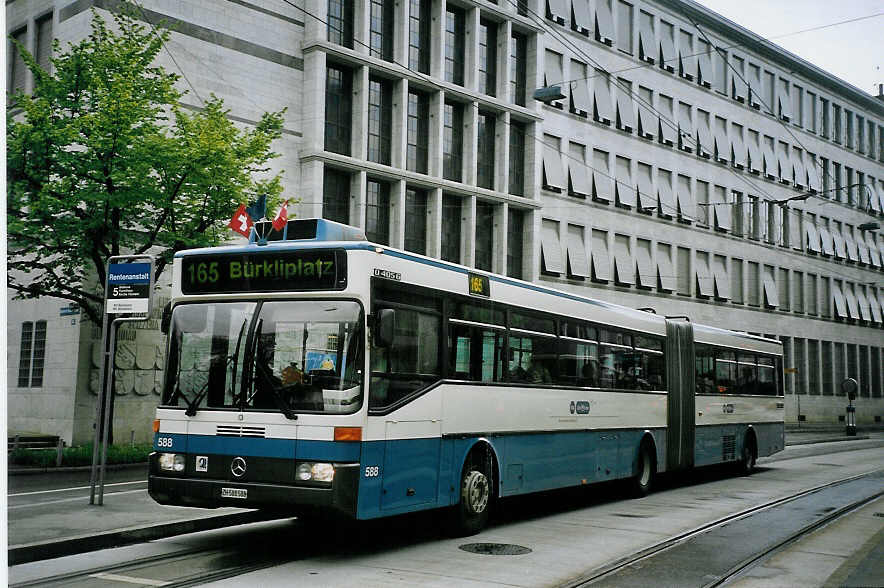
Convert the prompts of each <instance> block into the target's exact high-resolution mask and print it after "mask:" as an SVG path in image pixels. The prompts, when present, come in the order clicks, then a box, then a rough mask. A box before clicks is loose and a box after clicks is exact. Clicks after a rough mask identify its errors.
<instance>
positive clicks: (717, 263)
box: [712, 255, 731, 300]
mask: <svg viewBox="0 0 884 588" xmlns="http://www.w3.org/2000/svg"><path fill="white" fill-rule="evenodd" d="M712 277H713V279H714V280H715V297H716V298H717V299H719V300H727V299H729V298H730V297H731V281H730V279H729V278H728V275H727V258H726V257H724V256H723V255H715V256H713V258H712Z"/></svg>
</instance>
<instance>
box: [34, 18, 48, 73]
mask: <svg viewBox="0 0 884 588" xmlns="http://www.w3.org/2000/svg"><path fill="white" fill-rule="evenodd" d="M35 24H36V27H37V42H36V43H35V45H36V50H37V53H36V54H35V55H34V58H35V59H36V60H37V65H39V66H40V67H41V68H43V70H44V71H49V67H50V65H51V64H50V62H49V59H50V58H51V57H52V13H51V12H50V13H49V14H47V15H45V16H43V17H41V18H40V19H38V20H37V22H36V23H35Z"/></svg>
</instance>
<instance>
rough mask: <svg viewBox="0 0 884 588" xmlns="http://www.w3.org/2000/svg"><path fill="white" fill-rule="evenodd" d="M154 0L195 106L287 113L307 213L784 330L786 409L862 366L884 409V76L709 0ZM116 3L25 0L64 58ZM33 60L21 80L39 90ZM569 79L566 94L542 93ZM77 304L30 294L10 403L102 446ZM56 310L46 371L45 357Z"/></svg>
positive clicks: (835, 405) (628, 298)
mask: <svg viewBox="0 0 884 588" xmlns="http://www.w3.org/2000/svg"><path fill="white" fill-rule="evenodd" d="M140 5H141V6H143V11H144V12H143V14H144V17H145V19H146V20H148V21H151V22H155V23H158V22H164V23H165V24H166V25H167V26H170V27H171V28H172V30H173V31H174V32H173V33H172V38H171V40H170V41H169V42H168V43H167V50H168V51H167V52H166V53H164V54H163V55H162V56H161V61H162V65H164V66H165V67H166V68H167V69H169V70H170V71H176V72H178V73H180V74H182V75H183V76H184V77H183V78H182V80H181V87H182V88H183V89H187V90H189V93H188V94H187V96H185V98H184V100H183V104H184V106H185V107H187V108H192V109H198V108H199V107H200V105H201V100H202V98H205V97H207V96H208V95H209V94H210V93H214V94H216V95H218V96H221V97H223V98H224V100H225V103H226V105H227V106H228V107H229V108H230V109H231V114H230V116H231V118H232V119H233V120H235V121H237V122H238V123H240V124H243V125H249V124H254V122H255V121H257V120H259V118H260V115H261V113H262V112H264V111H268V110H280V109H282V108H286V109H287V111H286V115H285V129H284V134H283V138H282V139H281V140H280V141H279V142H278V143H277V144H276V146H275V147H276V150H277V151H278V152H280V153H281V154H282V156H281V157H280V158H279V159H277V160H276V161H275V162H274V166H275V167H276V168H277V169H279V170H284V184H285V196H286V197H290V198H296V199H298V204H297V205H295V206H294V207H293V208H292V212H294V213H296V214H297V215H298V216H300V217H311V216H324V217H326V218H330V219H333V220H338V221H342V222H346V223H349V224H353V225H358V226H362V227H364V228H365V230H366V232H367V233H368V235H369V236H370V238H372V239H374V240H377V241H379V242H384V243H388V244H391V245H393V246H396V247H401V248H404V249H408V250H410V251H415V252H419V253H424V254H427V255H430V256H434V257H439V258H443V259H446V260H450V261H456V262H459V263H462V264H464V265H467V266H471V267H476V268H480V269H484V270H490V271H494V272H498V273H501V274H506V275H509V276H513V277H517V278H521V279H524V280H528V281H535V282H542V283H544V284H549V285H552V286H555V287H557V288H562V289H565V290H569V291H573V292H577V293H580V294H585V295H589V296H593V297H596V298H600V299H604V300H609V301H613V302H617V303H620V304H625V305H627V306H633V307H638V308H652V309H654V311H655V312H657V313H658V314H665V315H687V316H689V317H691V318H692V319H693V320H695V321H697V322H702V323H707V324H712V325H716V326H720V327H724V328H730V329H736V330H741V331H747V332H750V333H756V334H762V335H765V336H770V337H776V338H779V339H780V340H782V341H783V343H784V349H785V352H786V357H787V359H786V365H787V371H788V373H787V376H786V393H787V402H786V407H787V420H788V421H790V422H796V421H805V422H807V423H820V424H838V423H839V422H841V421H840V419H842V418H843V415H844V406H845V404H846V398H844V397H843V396H842V395H841V392H840V387H839V383H840V382H841V381H842V380H843V379H844V378H845V377H848V376H850V377H854V378H856V379H857V380H858V382H859V383H860V398H859V399H858V401H857V405H858V409H857V414H858V421H859V424H860V425H864V424H865V425H868V424H874V423H879V422H880V421H881V417H882V415H884V398H882V387H884V374H882V362H884V331H882V326H884V280H882V276H884V273H882V272H884V237H882V234H881V230H880V229H877V230H876V224H877V225H882V224H884V101H882V99H881V98H880V97H874V96H871V95H869V94H867V93H865V92H863V91H861V90H859V89H857V88H855V87H853V86H851V85H850V84H848V83H846V82H844V81H842V80H840V79H838V78H837V77H835V76H833V75H831V74H828V73H826V72H825V71H822V70H821V69H819V68H817V67H815V66H814V65H813V64H811V63H808V62H806V61H804V60H802V59H800V58H798V57H796V56H794V55H792V54H790V53H788V52H787V51H784V50H783V49H781V48H779V47H777V46H776V45H774V44H773V43H770V42H768V41H766V40H765V39H763V38H761V37H759V36H757V35H755V34H753V33H752V32H750V31H748V30H745V29H743V28H741V27H739V26H738V25H735V24H734V23H732V22H730V21H728V20H726V19H724V18H722V17H720V16H719V15H717V14H715V13H714V12H711V11H709V10H707V9H705V8H703V7H702V6H700V5H699V4H697V3H695V2H692V1H690V0H654V1H650V0H648V1H644V0H635V1H626V0H497V1H496V2H494V1H491V0H408V1H407V2H406V1H404V0H400V1H398V2H395V1H393V0H292V1H288V0H264V1H261V0H194V1H191V2H178V1H176V0H144V1H143V2H140ZM115 6H116V2H113V1H111V0H54V1H53V0H27V1H25V0H12V1H11V2H7V5H6V16H7V18H6V24H7V31H8V33H9V34H10V35H12V36H13V37H15V38H19V39H21V40H22V41H23V42H24V43H26V45H27V46H29V47H31V48H33V49H34V51H35V53H36V54H37V56H38V58H42V59H45V51H46V43H45V40H46V39H47V35H50V36H55V37H58V38H59V39H61V40H62V41H63V42H64V41H66V40H75V39H79V38H82V37H83V36H84V35H85V34H87V33H88V30H89V21H90V18H91V12H90V10H89V9H91V8H94V9H96V10H98V11H99V12H101V11H107V10H112V9H114V7H115ZM41 51H42V52H43V53H41ZM9 55H10V59H9V60H7V69H8V78H7V79H8V83H9V84H10V85H11V86H14V87H15V86H19V87H24V88H27V87H28V84H29V83H30V80H29V78H28V75H26V74H22V73H21V69H20V64H19V63H18V62H17V61H16V59H15V55H14V53H13V52H12V49H11V46H10V53H9ZM173 58H174V59H173ZM552 86H558V87H559V89H560V96H561V97H560V98H559V99H558V100H552V101H548V102H547V103H542V102H540V101H537V100H535V99H533V94H534V90H535V89H537V88H542V87H552ZM64 306H65V303H63V302H58V301H56V302H51V301H39V302H10V313H9V316H10V321H9V324H8V326H7V329H8V341H9V354H8V360H7V361H8V370H7V371H8V376H7V383H8V390H9V392H8V394H9V410H10V416H9V424H10V427H11V428H25V429H27V430H31V429H39V430H45V431H46V432H57V433H60V434H62V435H63V436H64V437H65V438H66V439H70V438H73V439H74V440H75V441H81V440H82V437H83V434H84V431H87V432H88V430H89V428H90V427H91V421H90V419H91V412H90V411H92V410H94V408H92V406H94V396H93V389H94V386H93V385H90V376H89V374H90V373H91V372H92V371H93V370H92V368H91V367H89V366H90V365H91V364H92V362H93V359H92V354H91V349H92V343H93V341H94V338H95V327H94V326H91V325H90V326H88V327H86V326H85V325H83V324H80V322H79V320H78V319H77V318H74V319H71V317H70V315H65V316H60V315H61V309H62V308H63V307H64ZM41 320H42V321H45V323H44V325H45V331H44V335H41V336H42V337H44V339H43V341H44V343H43V345H44V347H45V349H44V359H43V360H42V361H43V370H44V376H43V380H42V382H40V386H34V385H33V384H34V382H33V378H32V377H30V378H24V377H23V376H22V372H21V370H22V369H23V367H27V368H28V369H32V368H33V366H34V365H35V363H34V362H35V359H34V357H33V356H34V350H35V349H36V347H35V346H34V345H33V343H27V341H28V337H30V338H31V339H30V340H31V341H33V340H35V334H34V331H35V329H36V326H37V325H39V323H40V321H41ZM71 320H73V321H74V322H75V324H70V323H71ZM27 324H30V325H31V327H30V328H31V330H32V333H31V335H27V333H26V331H27V330H28V329H27V328H26V325H27ZM41 328H42V327H41ZM127 336H128V335H127ZM132 337H133V338H132V339H131V340H128V341H127V342H128V343H132V345H131V347H132V349H129V350H126V351H125V353H126V354H128V355H127V357H128V356H131V361H129V360H128V359H127V360H126V363H125V366H123V365H118V368H120V369H122V370H128V371H129V372H131V376H130V375H126V376H124V377H123V380H124V381H125V382H129V380H131V382H130V383H131V386H130V385H129V383H124V384H120V385H118V388H119V390H118V392H117V393H118V394H120V395H121V396H120V398H122V399H123V400H122V404H123V405H127V403H129V406H130V407H129V408H128V409H126V410H124V411H123V412H122V413H120V414H118V418H117V423H116V429H115V431H116V435H117V436H118V437H119V436H120V435H123V437H124V438H128V435H129V431H130V430H135V431H137V432H136V436H137V437H138V438H147V437H148V436H149V418H150V417H149V414H150V409H151V408H152V406H153V404H154V403H155V402H156V400H157V396H156V391H157V388H156V386H155V384H154V382H156V381H157V380H156V378H157V373H158V372H159V371H161V361H162V360H161V353H159V352H157V351H156V349H157V348H158V347H157V346H160V345H161V342H160V340H159V339H157V333H156V331H150V330H149V329H143V330H141V331H139V332H136V333H134V335H132ZM23 339H24V340H25V345H24V348H25V349H26V350H27V349H30V351H28V353H30V355H31V357H30V358H28V360H27V361H25V357H24V356H25V355H26V354H25V353H24V352H23V351H22V349H23V345H22V343H21V342H22V340H23ZM148 356H151V357H148ZM151 358H153V359H151ZM118 361H119V360H118ZM26 364H27V365H26ZM130 364H131V365H130ZM126 366H128V367H126ZM25 380H27V382H25ZM118 380H119V378H118ZM25 383H26V384H27V385H26V386H22V385H21V384H25ZM16 384H19V385H16ZM127 398H128V400H127ZM90 403H91V404H90ZM145 407H146V408H145ZM142 419H143V420H144V422H143V423H142V422H141V420H142ZM87 434H88V433H87Z"/></svg>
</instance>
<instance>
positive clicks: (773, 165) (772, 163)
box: [761, 138, 779, 180]
mask: <svg viewBox="0 0 884 588" xmlns="http://www.w3.org/2000/svg"><path fill="white" fill-rule="evenodd" d="M761 150H762V151H761V154H762V157H763V158H764V175H765V177H767V178H768V179H770V180H775V179H777V177H778V175H779V172H778V171H777V158H776V156H775V155H774V151H773V145H772V144H771V143H770V142H769V141H768V140H767V139H765V138H762V139H761Z"/></svg>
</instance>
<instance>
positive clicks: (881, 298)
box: [878, 289, 884, 319]
mask: <svg viewBox="0 0 884 588" xmlns="http://www.w3.org/2000/svg"><path fill="white" fill-rule="evenodd" d="M878 303H879V304H880V305H881V318H882V319H884V289H878Z"/></svg>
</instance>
